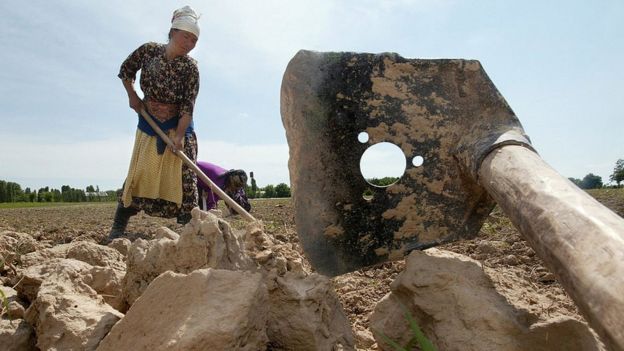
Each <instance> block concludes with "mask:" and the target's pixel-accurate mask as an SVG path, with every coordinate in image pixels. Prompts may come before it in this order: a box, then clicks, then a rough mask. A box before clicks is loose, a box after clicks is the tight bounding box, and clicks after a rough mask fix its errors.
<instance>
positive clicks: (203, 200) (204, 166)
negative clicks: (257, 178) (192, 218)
mask: <svg viewBox="0 0 624 351" xmlns="http://www.w3.org/2000/svg"><path fill="white" fill-rule="evenodd" d="M197 167H198V168H199V169H201V170H202V172H204V174H205V175H206V176H207V177H208V178H210V180H212V182H213V183H214V184H215V185H216V186H218V187H219V188H220V189H221V190H223V191H224V192H225V193H226V194H227V195H228V196H229V197H231V198H232V199H233V200H234V201H236V203H238V204H239V205H240V206H241V207H242V208H244V209H245V211H247V212H249V211H250V210H251V204H250V203H249V200H248V199H247V194H245V185H246V184H247V173H245V171H243V170H242V169H231V170H227V169H225V168H223V167H220V166H217V165H215V164H212V163H209V162H204V161H198V162H197ZM197 188H198V190H199V195H200V196H199V208H200V209H202V210H204V211H208V210H212V209H216V208H217V202H218V201H219V199H220V197H219V196H218V195H217V194H215V193H214V192H213V191H212V190H211V189H210V187H209V186H208V185H207V184H205V183H204V182H203V181H202V180H201V179H199V178H198V179H197ZM225 205H226V206H227V208H228V209H229V210H230V214H232V215H233V214H236V211H234V209H233V208H231V207H230V206H228V205H227V203H226V204H225Z"/></svg>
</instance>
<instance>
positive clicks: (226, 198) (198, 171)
mask: <svg viewBox="0 0 624 351" xmlns="http://www.w3.org/2000/svg"><path fill="white" fill-rule="evenodd" d="M141 116H143V118H145V120H146V121H147V123H149V125H150V126H152V129H154V131H156V133H157V134H158V135H159V136H160V137H161V138H162V140H164V141H165V143H167V145H169V146H171V147H173V142H172V141H171V139H169V137H168V136H167V134H165V133H163V131H162V130H161V129H160V127H158V125H157V124H156V122H154V120H153V119H152V117H150V116H149V115H148V114H147V112H145V110H144V109H141ZM175 154H176V156H178V157H179V158H181V159H182V162H184V163H185V164H186V165H187V166H188V167H189V168H190V169H192V170H193V172H195V174H197V176H198V177H199V178H200V179H201V180H202V181H203V182H204V183H205V184H208V186H209V187H210V189H212V191H214V192H215V193H216V194H217V195H219V197H220V198H222V199H223V201H225V202H226V203H227V204H228V205H229V206H230V207H232V208H234V210H236V212H238V213H239V214H240V215H241V216H242V217H243V218H244V219H245V220H247V221H250V222H255V221H256V219H255V218H254V217H253V216H252V215H251V214H249V212H247V211H245V209H244V208H242V207H241V206H240V205H239V204H237V203H236V201H234V200H232V198H230V197H229V196H228V195H227V194H226V193H225V191H223V190H221V188H219V187H218V186H216V185H215V183H213V182H212V180H210V178H208V177H207V176H206V175H205V174H204V172H202V170H201V169H199V167H197V165H196V164H195V163H194V162H193V161H191V159H189V158H188V157H187V156H186V155H185V154H184V152H182V150H176V151H175Z"/></svg>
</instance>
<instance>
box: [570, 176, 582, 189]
mask: <svg viewBox="0 0 624 351" xmlns="http://www.w3.org/2000/svg"><path fill="white" fill-rule="evenodd" d="M568 179H569V180H570V181H571V182H572V183H574V184H576V186H578V187H579V188H580V187H581V180H580V179H578V178H572V177H570V178H568Z"/></svg>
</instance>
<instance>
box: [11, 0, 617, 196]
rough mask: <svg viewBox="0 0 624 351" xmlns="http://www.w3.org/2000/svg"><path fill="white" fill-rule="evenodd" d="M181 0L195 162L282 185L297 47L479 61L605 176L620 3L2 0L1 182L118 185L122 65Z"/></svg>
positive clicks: (549, 137) (124, 140)
mask: <svg viewBox="0 0 624 351" xmlns="http://www.w3.org/2000/svg"><path fill="white" fill-rule="evenodd" d="M186 4H188V5H191V6H192V7H194V8H195V9H196V10H198V12H200V13H201V14H202V18H201V20H200V24H201V29H202V34H201V36H200V38H199V42H198V45H197V47H196V49H195V50H193V51H192V52H191V56H193V57H195V58H196V59H197V60H198V61H199V68H200V74H201V88H200V93H199V97H198V100H197V103H196V109H195V127H196V132H197V135H198V137H199V158H200V159H202V160H206V161H212V162H214V163H217V164H220V165H222V166H224V167H226V168H243V169H246V170H247V171H254V173H255V175H256V179H257V181H258V184H259V185H260V186H263V185H266V184H277V183H280V182H285V183H289V179H288V169H287V161H288V146H287V143H286V137H285V132H284V128H283V126H282V123H281V118H280V115H279V92H280V84H281V79H282V75H283V73H284V69H285V68H286V65H287V64H288V61H289V60H290V59H291V58H292V57H293V56H294V55H295V53H296V52H297V51H298V50H299V49H308V50H317V51H356V52H374V53H378V52H397V53H399V54H401V55H402V56H404V57H407V58H466V59H477V60H479V61H480V62H481V63H482V65H483V66H484V68H485V70H486V72H487V73H488V75H489V76H490V78H491V79H492V81H493V82H494V84H496V86H497V87H498V89H499V91H500V92H501V93H502V94H503V96H504V97H505V98H506V100H507V102H508V103H509V104H510V106H511V107H512V109H513V110H514V111H515V113H516V115H517V116H518V117H519V119H520V121H521V122H522V124H523V126H524V129H525V131H526V132H527V134H528V135H529V136H530V137H531V140H532V142H533V144H534V146H535V148H536V149H537V150H538V152H539V153H540V155H541V156H542V157H543V158H544V160H546V162H547V163H549V164H550V165H551V166H553V167H554V168H555V169H556V170H557V171H559V173H561V174H562V175H564V176H566V177H575V178H582V177H583V176H585V175H586V174H587V173H590V172H592V173H594V174H597V175H599V176H601V177H602V178H603V181H604V182H605V183H606V182H608V178H609V176H610V175H611V173H612V171H613V167H614V166H615V162H616V160H617V159H618V158H624V140H623V139H624V138H623V135H624V116H623V112H622V111H623V109H622V108H621V105H620V102H621V100H622V99H623V98H624V86H623V84H622V82H624V65H623V64H622V63H623V62H624V40H623V39H622V38H624V20H623V19H624V2H621V1H601V2H587V1H516V2H508V1H479V2H477V1H427V0H420V1H419V0H396V1H380V0H378V1H372V0H353V1H351V0H348V1H347V0H343V1H338V0H335V1H325V0H316V1H293V0H291V1H286V0H283V1H271V0H269V1H219V2H217V1H171V0H169V1H164V0H149V1H148V0H144V1H133V0H123V1H121V0H108V1H98V2H95V1H69V0H68V1H50V0H31V1H16V0H3V1H2V2H0V11H1V13H2V18H1V19H0V24H1V27H2V31H1V32H0V47H1V48H2V51H3V52H2V55H1V56H0V67H2V69H1V70H0V80H1V82H2V84H0V122H1V127H0V147H1V148H2V152H0V179H2V180H8V181H14V182H17V183H20V184H21V185H22V187H31V188H38V187H41V186H46V185H48V186H52V187H57V188H60V186H61V185H64V184H67V185H71V186H72V187H76V188H84V187H86V186H87V185H90V184H92V185H99V187H100V188H101V189H102V190H104V189H116V188H118V187H120V186H121V184H122V182H123V180H124V178H125V175H126V172H127V167H128V162H129V160H130V153H131V151H132V143H133V138H134V132H135V127H136V116H135V114H134V113H133V112H132V111H131V110H130V109H129V108H128V106H127V104H128V103H127V98H126V94H125V91H124V89H123V87H122V85H121V82H120V81H119V79H118V78H117V77H116V75H117V72H118V69H119V65H120V64H121V62H122V61H123V60H124V59H125V57H126V56H127V55H128V54H129V53H130V52H131V51H132V50H134V49H135V48H136V47H138V46H139V45H140V44H142V43H144V42H147V41H157V42H165V41H166V37H167V32H168V30H169V25H170V19H171V13H172V12H173V10H174V9H175V8H178V7H181V6H183V5H186ZM137 88H138V87H137ZM383 159H384V157H380V158H379V160H380V161H379V162H383V161H381V160H383ZM373 169H374V170H373V171H372V172H373V173H369V174H371V175H377V176H380V177H381V176H384V175H387V174H384V173H379V174H375V173H374V172H376V170H375V169H378V170H384V169H387V168H386V167H384V166H383V164H381V163H380V164H379V166H378V167H373Z"/></svg>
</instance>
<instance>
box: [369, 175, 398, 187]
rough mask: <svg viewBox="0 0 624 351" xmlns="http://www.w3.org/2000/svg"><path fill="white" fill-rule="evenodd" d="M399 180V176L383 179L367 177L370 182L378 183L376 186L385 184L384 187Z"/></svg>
mask: <svg viewBox="0 0 624 351" xmlns="http://www.w3.org/2000/svg"><path fill="white" fill-rule="evenodd" d="M397 180H399V178H397V177H383V178H381V179H379V178H370V179H367V181H368V183H370V184H373V185H376V186H383V187H386V186H389V185H392V184H394V183H396V182H397Z"/></svg>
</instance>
